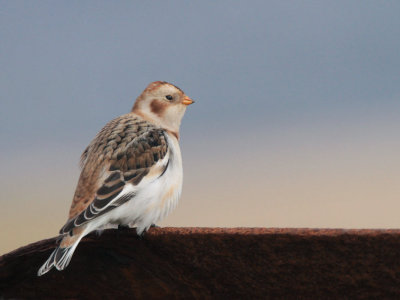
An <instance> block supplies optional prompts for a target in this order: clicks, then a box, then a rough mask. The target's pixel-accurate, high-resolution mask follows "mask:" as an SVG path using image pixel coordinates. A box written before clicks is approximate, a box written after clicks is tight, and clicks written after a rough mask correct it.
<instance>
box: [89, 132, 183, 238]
mask: <svg viewBox="0 0 400 300" xmlns="http://www.w3.org/2000/svg"><path fill="white" fill-rule="evenodd" d="M166 135H167V142H168V145H169V151H168V154H167V155H166V156H165V157H164V158H163V160H162V161H159V162H158V164H165V163H167V161H168V160H169V163H168V168H167V169H166V171H165V173H164V174H163V175H162V176H159V177H155V178H147V179H146V177H145V178H143V180H142V181H141V182H140V183H139V185H138V186H133V185H132V184H128V185H126V186H125V187H124V189H123V190H122V191H121V193H120V195H123V194H125V193H129V192H135V193H136V195H135V196H134V197H133V198H132V199H131V200H129V201H128V202H126V203H125V204H123V205H121V206H120V207H117V208H115V209H113V210H111V211H110V212H109V213H107V214H105V215H104V217H101V218H99V220H98V222H93V223H96V224H93V226H91V227H92V228H93V229H99V228H106V227H110V226H109V225H111V224H123V225H130V226H136V227H137V232H138V234H141V233H142V232H143V230H147V229H148V228H149V227H150V226H151V225H152V224H156V223H157V222H159V221H161V220H162V219H163V218H165V217H166V216H167V215H168V214H169V213H170V212H171V211H172V210H173V209H174V208H175V206H176V204H177V203H178V200H179V197H180V195H181V191H182V180H183V170H182V156H181V151H180V148H179V144H178V141H177V139H176V138H175V137H174V136H171V135H168V134H166ZM93 229H92V230H93Z"/></svg>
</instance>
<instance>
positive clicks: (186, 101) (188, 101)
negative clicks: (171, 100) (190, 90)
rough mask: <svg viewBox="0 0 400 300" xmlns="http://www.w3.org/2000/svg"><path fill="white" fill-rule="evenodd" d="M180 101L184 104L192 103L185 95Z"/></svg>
mask: <svg viewBox="0 0 400 300" xmlns="http://www.w3.org/2000/svg"><path fill="white" fill-rule="evenodd" d="M182 103H183V104H185V105H190V104H192V103H194V101H193V100H192V99H190V98H189V97H188V96H186V97H185V98H183V101H182Z"/></svg>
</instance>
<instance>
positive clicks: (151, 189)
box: [38, 81, 193, 276]
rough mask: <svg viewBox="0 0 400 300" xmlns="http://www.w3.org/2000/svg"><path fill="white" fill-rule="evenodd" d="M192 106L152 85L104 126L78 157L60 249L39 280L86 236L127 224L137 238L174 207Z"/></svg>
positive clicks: (179, 94)
mask: <svg viewBox="0 0 400 300" xmlns="http://www.w3.org/2000/svg"><path fill="white" fill-rule="evenodd" d="M192 103H193V100H192V99H190V98H189V97H188V96H186V95H185V93H184V92H183V91H182V90H181V89H179V88H178V87H176V86H174V85H172V84H170V83H167V82H163V81H156V82H153V83H150V84H149V85H148V86H147V88H146V89H145V90H144V91H143V93H142V94H141V95H140V96H139V97H138V98H137V99H136V101H135V104H134V106H133V108H132V111H131V112H130V113H128V114H126V115H122V116H120V117H118V118H116V119H114V120H112V121H111V122H109V123H108V124H107V125H106V126H104V128H103V129H102V130H101V131H100V132H99V133H98V134H97V135H96V137H95V138H94V140H93V141H92V142H91V143H90V144H89V146H88V147H87V148H86V150H85V151H84V152H83V154H82V157H81V168H82V172H81V175H80V177H79V181H78V185H77V187H76V191H75V195H74V198H73V201H72V205H71V209H70V211H69V218H68V221H67V223H66V224H65V225H64V227H63V228H61V230H60V238H61V241H60V244H59V246H58V247H57V248H56V249H55V250H54V251H53V253H52V254H51V255H50V257H49V259H48V260H47V261H46V262H45V263H44V265H43V266H42V267H41V268H40V269H39V271H38V276H41V275H43V274H45V273H47V272H48V271H49V270H50V269H52V268H53V267H55V268H56V269H57V270H63V269H65V268H66V267H67V266H68V264H69V262H70V261H71V258H72V255H73V253H74V251H75V249H76V247H77V246H78V243H79V241H80V240H81V239H82V238H83V237H84V236H85V235H87V234H88V233H90V232H92V231H94V230H101V229H104V228H107V227H113V226H116V225H124V226H126V225H128V226H136V231H137V233H138V234H139V235H141V234H142V233H143V231H145V230H148V229H149V227H150V226H151V225H152V224H155V223H157V222H158V221H160V220H161V219H162V218H164V217H165V216H166V215H167V214H168V213H169V212H170V211H171V210H172V209H173V208H174V207H175V205H176V204H177V201H178V199H179V197H180V194H181V190H182V177H183V174H182V158H181V151H180V148H179V143H178V140H179V127H180V124H181V120H182V117H183V115H184V113H185V110H186V106H187V105H190V104H192Z"/></svg>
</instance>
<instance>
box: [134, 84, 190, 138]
mask: <svg viewBox="0 0 400 300" xmlns="http://www.w3.org/2000/svg"><path fill="white" fill-rule="evenodd" d="M193 102H194V101H193V100H192V99H190V98H189V97H188V96H186V94H185V93H184V92H183V91H182V90H181V89H180V88H178V87H176V86H175V85H173V84H171V83H168V82H165V81H155V82H152V83H150V84H149V85H148V86H147V87H146V89H145V90H144V91H143V92H142V94H141V95H140V96H139V97H138V98H137V99H136V101H135V104H134V106H133V108H132V112H134V113H136V114H138V115H140V116H142V117H144V118H145V119H148V120H150V121H152V122H153V123H155V124H157V125H159V126H161V127H163V128H165V129H168V130H171V131H174V132H179V126H180V124H181V120H182V117H183V115H184V114H185V111H186V107H187V106H188V105H190V104H192V103H193Z"/></svg>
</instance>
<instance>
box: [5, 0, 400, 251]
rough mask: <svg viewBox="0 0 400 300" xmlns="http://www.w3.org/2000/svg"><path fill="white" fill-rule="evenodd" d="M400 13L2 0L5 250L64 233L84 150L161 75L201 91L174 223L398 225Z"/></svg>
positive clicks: (320, 6)
mask: <svg viewBox="0 0 400 300" xmlns="http://www.w3.org/2000/svg"><path fill="white" fill-rule="evenodd" d="M399 16H400V2H399V1H329V2H328V1H241V2H239V1H198V2H194V1H146V2H145V1H0V101H1V109H0V140H1V143H0V152H1V157H0V163H1V165H2V168H1V169H0V180H1V181H0V202H1V204H2V207H3V209H1V210H0V219H2V221H0V222H3V224H2V228H5V227H10V228H14V229H10V230H14V231H11V232H7V238H9V237H10V236H14V240H11V238H10V242H9V244H7V245H6V246H4V248H1V249H0V251H1V250H2V249H3V251H5V250H6V249H7V250H11V249H12V248H13V247H15V246H16V245H23V244H24V243H27V242H31V241H34V240H35V239H37V238H43V237H44V236H50V235H52V234H56V233H57V232H58V229H59V227H61V226H62V225H63V223H64V222H65V220H66V219H65V218H66V215H67V211H68V207H69V205H70V201H71V200H72V195H73V192H74V187H75V184H76V181H77V177H78V175H79V170H78V167H77V166H78V161H79V156H80V153H81V152H82V151H83V149H84V148H85V146H86V145H87V144H88V143H89V142H90V140H91V139H92V138H93V137H94V135H95V134H96V133H97V131H98V130H99V129H100V128H101V127H102V126H103V125H104V124H105V123H106V122H108V121H109V120H111V119H112V118H114V117H116V116H118V115H121V114H123V113H126V112H128V111H129V110H130V109H131V107H132V105H133V102H134V100H135V98H136V97H137V96H138V95H139V94H140V92H141V91H142V90H143V89H144V88H145V87H146V85H147V84H148V83H149V82H151V81H155V80H165V81H169V82H172V83H174V84H176V85H177V86H179V87H180V88H182V89H183V90H184V91H185V92H186V93H187V94H188V95H189V96H190V97H192V98H193V99H194V100H196V104H195V105H193V106H191V107H189V109H188V110H187V113H186V115H185V118H184V120H183V124H182V130H181V138H182V142H181V143H182V152H183V157H184V170H185V183H184V193H183V198H182V205H181V206H180V208H178V210H177V212H176V213H175V214H174V215H172V216H171V217H170V218H169V219H167V224H169V225H185V226H188V225H193V226H199V225H203V226H320V227H325V226H334V227H349V226H350V227H376V226H380V227H388V226H392V227H393V226H395V227H398V226H400V216H399V215H400V213H396V211H397V212H399V211H400V201H397V200H400V189H399V187H398V186H399V180H400V171H399V170H400V158H399V151H400V139H399V132H400V38H399V37H400V17H399ZM353 183H354V184H353ZM271 191H274V192H271ZM361 191H362V192H361ZM317 192H318V193H317ZM314 193H317V194H314ZM368 197H369V198H368ZM366 198H368V201H367V202H368V205H367V206H368V209H369V210H368V211H369V214H364V213H363V211H362V209H361V208H362V207H366V206H365V205H366V204H365V201H366V200H365V199H366ZM302 201H303V202H302ZM313 201H314V202H313ZM385 201H386V202H385ZM398 202H399V203H398ZM244 203H245V204H244ZM282 203H284V205H285V208H284V209H279V207H281V206H280V205H283V204H282ZM299 203H302V204H301V205H300V204H299ZM349 203H351V205H350V204H349ZM330 205H333V206H334V208H332V207H333V206H330ZM346 205H349V206H346ZM4 208H5V209H4ZM202 209H203V210H202ZM344 211H345V212H347V214H346V213H343V212H344ZM342 213H343V214H344V215H343V214H342ZM374 213H376V215H375V214H374ZM21 214H23V215H21ZM397 216H399V217H397ZM21 219H22V220H25V221H26V223H24V222H22V224H21ZM0 224H1V223H0ZM28 224H29V226H26V225H28ZM27 227H29V230H28V231H29V232H28V231H27ZM37 232H40V234H37Z"/></svg>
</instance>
